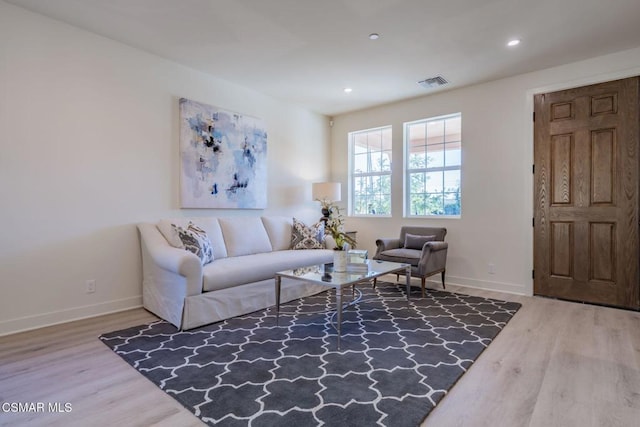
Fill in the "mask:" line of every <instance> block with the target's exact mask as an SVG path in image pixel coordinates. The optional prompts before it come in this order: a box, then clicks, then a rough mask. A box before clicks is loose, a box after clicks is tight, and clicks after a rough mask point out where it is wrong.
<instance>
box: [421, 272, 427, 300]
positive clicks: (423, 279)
mask: <svg viewBox="0 0 640 427" xmlns="http://www.w3.org/2000/svg"><path fill="white" fill-rule="evenodd" d="M420 280H421V281H422V283H421V284H422V298H424V282H425V280H426V278H424V277H422V278H421V279H420Z"/></svg>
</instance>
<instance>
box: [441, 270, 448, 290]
mask: <svg viewBox="0 0 640 427" xmlns="http://www.w3.org/2000/svg"><path fill="white" fill-rule="evenodd" d="M446 271H447V270H444V271H443V272H442V289H447V288H446V287H445V286H444V273H445V272H446Z"/></svg>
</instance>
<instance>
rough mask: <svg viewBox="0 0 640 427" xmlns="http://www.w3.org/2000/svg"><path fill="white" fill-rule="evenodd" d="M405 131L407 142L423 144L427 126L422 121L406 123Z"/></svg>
mask: <svg viewBox="0 0 640 427" xmlns="http://www.w3.org/2000/svg"><path fill="white" fill-rule="evenodd" d="M407 133H408V135H407V137H408V138H409V143H411V144H416V145H425V141H426V135H427V128H426V124H425V123H424V122H423V123H415V124H411V125H408V126H407Z"/></svg>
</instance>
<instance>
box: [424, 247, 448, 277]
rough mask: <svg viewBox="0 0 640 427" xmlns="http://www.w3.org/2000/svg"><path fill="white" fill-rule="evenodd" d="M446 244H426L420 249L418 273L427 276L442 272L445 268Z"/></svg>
mask: <svg viewBox="0 0 640 427" xmlns="http://www.w3.org/2000/svg"><path fill="white" fill-rule="evenodd" d="M448 249H449V244H448V243H447V242H437V241H436V242H427V243H425V244H424V246H423V247H422V255H421V257H420V261H419V262H418V272H419V273H420V274H428V273H432V272H438V271H443V270H445V269H446V267H447V250H448Z"/></svg>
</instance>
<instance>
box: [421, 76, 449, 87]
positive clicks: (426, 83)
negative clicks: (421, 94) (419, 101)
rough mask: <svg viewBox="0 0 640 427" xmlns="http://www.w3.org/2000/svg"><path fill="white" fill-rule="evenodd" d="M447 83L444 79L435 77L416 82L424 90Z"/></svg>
mask: <svg viewBox="0 0 640 427" xmlns="http://www.w3.org/2000/svg"><path fill="white" fill-rule="evenodd" d="M448 83H449V82H448V81H446V80H445V78H444V77H442V76H435V77H431V78H428V79H424V80H422V81H419V82H418V84H419V85H420V86H422V87H423V88H425V89H432V88H434V87H438V86H444V85H446V84H448Z"/></svg>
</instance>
